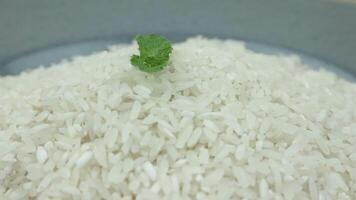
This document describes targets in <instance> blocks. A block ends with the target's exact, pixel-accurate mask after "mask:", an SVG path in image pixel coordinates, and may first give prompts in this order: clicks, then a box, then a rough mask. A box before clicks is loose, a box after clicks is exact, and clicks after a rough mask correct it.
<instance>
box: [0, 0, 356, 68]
mask: <svg viewBox="0 0 356 200" xmlns="http://www.w3.org/2000/svg"><path fill="white" fill-rule="evenodd" d="M352 1H353V0H349V2H344V1H337V0H335V1H331V0H330V1H326V0H268V1H262V0H220V1H217V0H179V1H173V0H122V1H118V0H101V1H98V0H55V1H49V0H0V69H1V66H5V65H6V63H8V62H10V61H12V60H14V59H16V58H18V57H21V56H23V55H26V54H29V53H30V52H33V51H39V50H40V49H44V48H49V47H53V46H56V45H61V44H70V43H73V42H78V41H85V40H93V39H103V38H104V39H105V38H113V37H114V38H120V37H122V38H125V40H126V39H128V38H130V37H132V36H133V35H135V34H138V33H148V32H154V33H166V34H168V35H169V34H177V35H178V36H177V38H179V35H180V37H181V38H183V37H185V36H188V35H196V34H205V35H208V36H217V37H222V38H226V37H232V38H240V39H247V40H251V41H256V42H262V43H265V44H271V45H276V46H280V47H285V48H289V49H293V50H297V51H300V52H303V53H306V54H308V55H311V56H314V57H317V58H319V59H322V60H325V61H327V62H330V63H333V64H335V65H337V66H341V67H343V68H346V69H348V72H349V73H351V72H352V73H354V74H356V64H355V63H356V3H351V2H352Z"/></svg>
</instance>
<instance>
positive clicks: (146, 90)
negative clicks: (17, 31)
mask: <svg viewBox="0 0 356 200" xmlns="http://www.w3.org/2000/svg"><path fill="white" fill-rule="evenodd" d="M134 53H137V46H136V44H132V45H119V46H115V47H112V48H110V50H108V51H103V52H99V53H96V54H93V55H91V56H86V57H77V58H75V59H73V60H71V61H63V62H61V63H59V64H56V65H53V66H52V67H50V68H48V69H42V68H39V69H36V70H34V71H31V72H28V73H23V74H21V75H19V76H15V77H2V78H0V94H1V95H0V199H8V200H11V199H137V200H141V199H173V200H174V199H202V200H206V199H219V200H223V199H270V200H274V199H276V200H278V199H297V200H301V199H313V200H317V199H320V200H327V199H356V153H355V152H356V146H355V144H356V85H355V84H354V83H350V82H347V81H345V80H343V79H340V78H338V77H337V76H336V75H335V74H333V73H331V72H328V71H325V70H312V69H310V66H307V65H306V64H304V63H303V62H302V61H301V60H300V58H298V57H297V56H293V55H290V56H276V55H265V54H259V53H255V52H252V51H250V50H248V49H246V48H245V47H244V43H242V42H238V41H231V40H226V41H221V40H212V39H205V38H201V37H196V38H192V39H189V40H187V41H186V42H183V43H179V44H175V45H174V51H173V54H172V57H171V63H170V64H169V66H168V68H167V69H166V70H164V71H163V72H160V73H157V74H146V73H143V72H141V71H138V70H137V68H135V67H133V66H131V64H130V56H131V55H132V54H134Z"/></svg>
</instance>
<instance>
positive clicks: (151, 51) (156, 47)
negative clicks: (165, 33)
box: [131, 34, 173, 73]
mask: <svg viewBox="0 0 356 200" xmlns="http://www.w3.org/2000/svg"><path fill="white" fill-rule="evenodd" d="M136 41H137V44H138V49H139V51H140V55H133V56H132V57H131V64H132V65H134V66H136V67H138V68H139V69H140V70H141V71H144V72H148V73H153V72H159V71H162V70H163V69H164V68H165V67H166V66H167V64H168V61H169V56H170V54H171V53H172V49H173V48H172V45H171V43H170V42H169V41H168V40H167V39H166V38H164V37H162V36H159V35H155V34H150V35H139V36H137V37H136Z"/></svg>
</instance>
